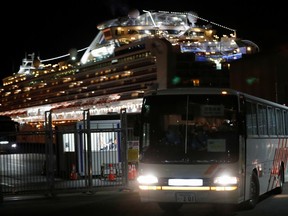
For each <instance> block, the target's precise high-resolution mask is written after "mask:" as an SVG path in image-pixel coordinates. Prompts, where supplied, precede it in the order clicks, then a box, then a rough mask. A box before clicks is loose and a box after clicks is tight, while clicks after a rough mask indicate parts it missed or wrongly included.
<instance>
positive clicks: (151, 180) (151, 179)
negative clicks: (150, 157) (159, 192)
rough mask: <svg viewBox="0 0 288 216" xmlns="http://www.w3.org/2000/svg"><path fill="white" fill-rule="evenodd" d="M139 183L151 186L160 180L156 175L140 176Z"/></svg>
mask: <svg viewBox="0 0 288 216" xmlns="http://www.w3.org/2000/svg"><path fill="white" fill-rule="evenodd" d="M137 181H138V183H139V184H145V185H150V184H156V183H158V178H157V177H156V176H154V175H140V176H138V178H137Z"/></svg>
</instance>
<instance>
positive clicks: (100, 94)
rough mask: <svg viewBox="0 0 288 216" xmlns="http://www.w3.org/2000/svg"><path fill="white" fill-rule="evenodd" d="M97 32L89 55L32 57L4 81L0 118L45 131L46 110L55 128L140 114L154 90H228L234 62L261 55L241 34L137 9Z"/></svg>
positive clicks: (190, 16)
mask: <svg viewBox="0 0 288 216" xmlns="http://www.w3.org/2000/svg"><path fill="white" fill-rule="evenodd" d="M97 28H98V30H99V32H98V34H97V35H96V37H95V39H94V40H93V41H92V43H91V44H90V45H89V46H88V47H87V48H85V49H83V50H81V51H82V55H81V56H79V53H80V52H79V51H77V50H71V52H70V54H67V55H64V56H62V57H61V58H59V59H58V58H55V59H50V60H41V59H40V58H39V57H36V56H34V54H31V55H28V56H26V57H25V58H24V59H23V64H22V65H21V66H20V69H19V71H18V72H17V73H15V74H13V75H11V76H9V77H6V78H4V79H3V86H2V88H1V91H0V92H1V101H0V103H1V106H0V115H6V116H10V117H12V118H13V119H14V120H16V121H18V122H20V123H29V124H31V125H32V124H35V125H38V126H39V125H41V122H43V121H44V113H45V112H46V111H51V112H53V122H55V123H62V122H67V121H77V120H81V119H82V117H83V110H89V112H90V113H91V115H99V114H107V113H116V112H117V113H119V111H120V109H121V108H126V110H127V112H139V111H140V108H141V100H142V95H143V93H144V92H145V91H146V90H147V89H149V88H158V89H163V88H173V87H177V86H189V87H197V86H222V87H226V86H228V85H229V66H230V63H231V62H232V61H235V60H237V59H240V58H243V56H244V55H249V54H253V53H256V52H258V47H257V45H256V44H254V43H253V42H251V41H249V40H241V39H238V38H237V36H236V30H234V29H230V28H228V27H225V26H222V25H219V24H217V23H214V22H210V21H208V20H205V19H203V18H201V17H198V15H197V14H195V13H193V12H167V11H143V12H142V14H141V13H140V12H139V11H138V10H133V11H131V12H130V13H129V14H128V16H127V17H121V18H117V19H113V20H109V21H107V22H104V23H101V24H99V25H98V26H97ZM216 28H219V29H221V31H223V32H225V34H223V35H222V36H218V35H217V34H216V30H215V29H216ZM74 57H75V60H74V59H73V58H74Z"/></svg>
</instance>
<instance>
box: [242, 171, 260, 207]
mask: <svg viewBox="0 0 288 216" xmlns="http://www.w3.org/2000/svg"><path fill="white" fill-rule="evenodd" d="M249 196H250V197H249V200H248V202H247V204H246V205H245V207H246V208H247V209H253V208H255V206H256V204H257V203H258V201H259V180H258V176H257V175H256V173H255V172H253V174H252V177H251V182H250V195H249Z"/></svg>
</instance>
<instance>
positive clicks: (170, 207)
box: [158, 203, 183, 212]
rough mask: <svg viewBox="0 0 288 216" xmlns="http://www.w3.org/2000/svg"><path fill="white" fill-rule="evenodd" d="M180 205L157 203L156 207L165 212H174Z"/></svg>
mask: <svg viewBox="0 0 288 216" xmlns="http://www.w3.org/2000/svg"><path fill="white" fill-rule="evenodd" d="M182 205H183V204H182V203H158V206H159V207H160V208H161V209H162V210H163V211H166V212H176V211H178V210H179V209H180V208H181V207H182Z"/></svg>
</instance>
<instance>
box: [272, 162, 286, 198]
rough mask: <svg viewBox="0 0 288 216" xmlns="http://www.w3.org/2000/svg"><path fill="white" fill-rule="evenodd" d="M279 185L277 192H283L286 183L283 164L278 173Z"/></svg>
mask: <svg viewBox="0 0 288 216" xmlns="http://www.w3.org/2000/svg"><path fill="white" fill-rule="evenodd" d="M278 180H279V185H278V187H277V188H275V190H274V191H275V194H281V193H282V192H283V183H284V169H283V166H281V167H280V170H279V175H278Z"/></svg>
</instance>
